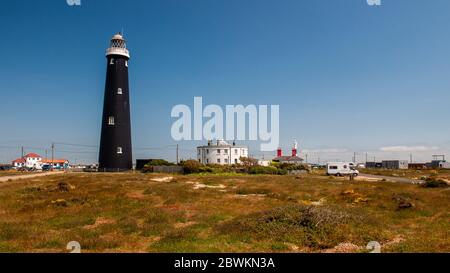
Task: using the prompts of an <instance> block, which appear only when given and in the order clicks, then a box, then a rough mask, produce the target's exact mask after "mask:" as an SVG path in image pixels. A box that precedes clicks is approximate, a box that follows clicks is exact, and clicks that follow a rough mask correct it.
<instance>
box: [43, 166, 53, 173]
mask: <svg viewBox="0 0 450 273" xmlns="http://www.w3.org/2000/svg"><path fill="white" fill-rule="evenodd" d="M51 170H52V165H50V164H46V165H42V171H43V172H49V171H51Z"/></svg>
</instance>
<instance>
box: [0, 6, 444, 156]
mask: <svg viewBox="0 0 450 273" xmlns="http://www.w3.org/2000/svg"><path fill="white" fill-rule="evenodd" d="M449 11H450V1H448V0H433V1H425V0H382V6H380V7H371V6H368V5H367V4H366V1H365V0H343V1H333V0H276V1H275V0H160V1H155V0H142V1H141V0H133V1H124V0H82V5H81V6H80V7H70V6H68V5H67V4H66V1H65V0H46V1H33V0H15V1H5V2H4V3H2V5H1V7H0V33H1V34H2V38H3V39H2V42H1V43H0V52H2V58H1V59H2V63H3V65H2V66H0V83H1V87H0V91H1V100H0V114H1V117H2V129H1V133H0V162H8V161H10V160H11V159H14V158H17V157H18V156H19V155H20V148H19V147H20V146H22V145H23V146H25V147H27V148H26V151H29V152H38V153H41V154H44V153H45V151H44V150H45V149H46V148H47V149H48V147H50V145H51V142H57V143H74V144H84V145H86V146H89V147H76V146H67V145H62V144H57V145H56V155H57V156H58V157H66V158H69V159H70V160H71V161H72V162H75V161H76V162H95V161H96V159H97V154H96V153H97V151H96V150H97V148H96V146H98V143H99V139H100V122H101V112H102V103H103V92H104V82H105V73H106V72H105V71H106V59H105V56H104V52H105V49H106V48H107V46H108V41H109V39H110V38H111V36H112V35H113V34H114V33H116V32H118V31H121V30H122V29H123V30H124V32H125V36H126V38H127V40H128V47H129V49H130V51H131V54H132V60H131V62H130V88H131V96H132V97H131V100H132V101H131V103H132V119H133V120H132V122H133V124H132V125H133V144H134V147H135V153H134V155H135V157H139V158H154V157H165V158H168V159H171V160H173V159H174V158H175V151H174V149H173V148H172V147H167V146H168V145H174V144H176V143H175V142H174V141H172V139H171V136H170V127H171V124H172V122H173V121H174V120H173V119H171V117H170V111H171V109H172V107H173V106H174V105H177V104H187V105H192V104H193V98H194V96H202V97H203V100H204V103H205V104H218V105H222V106H223V107H224V106H225V105H226V104H244V105H247V104H279V105H280V115H281V124H280V127H281V144H282V146H283V147H284V148H285V149H286V150H289V149H290V146H291V143H292V142H293V139H294V138H295V139H297V140H299V142H300V146H301V148H302V149H303V152H304V153H308V154H309V159H310V161H313V162H314V161H317V160H318V158H319V157H320V158H321V160H334V159H342V160H350V159H351V157H352V155H353V152H357V153H358V156H359V158H360V159H361V158H362V157H365V153H366V152H367V153H369V157H370V158H373V157H374V156H376V157H377V158H378V159H381V158H386V159H387V158H399V159H400V158H401V159H409V154H410V153H413V154H414V160H415V161H425V160H429V159H431V155H432V154H436V153H437V154H441V153H443V154H448V155H450V154H449V150H450V127H449V126H448V118H449V116H450V107H448V104H449V101H450V92H449V91H450V90H449V89H450V16H448V14H449ZM179 144H180V145H181V151H182V157H184V158H189V157H195V152H194V151H193V149H194V148H195V146H196V145H197V144H199V143H198V142H182V143H179ZM247 144H248V145H250V147H251V149H252V150H253V151H254V152H253V153H254V154H255V155H258V156H260V155H261V154H259V153H258V152H257V149H258V147H259V143H254V142H251V143H247ZM90 146H92V147H90ZM143 148H156V149H143ZM305 150H306V151H305ZM267 157H270V155H267Z"/></svg>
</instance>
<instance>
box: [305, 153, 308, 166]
mask: <svg viewBox="0 0 450 273" xmlns="http://www.w3.org/2000/svg"><path fill="white" fill-rule="evenodd" d="M305 157H306V164H308V154H306V155H305Z"/></svg>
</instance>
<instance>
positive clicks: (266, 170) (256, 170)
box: [248, 166, 279, 174]
mask: <svg viewBox="0 0 450 273" xmlns="http://www.w3.org/2000/svg"><path fill="white" fill-rule="evenodd" d="M248 173H249V174H278V173H279V170H278V169H277V168H276V167H273V166H270V167H263V166H256V167H251V168H249V170H248Z"/></svg>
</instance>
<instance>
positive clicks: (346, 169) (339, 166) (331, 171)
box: [327, 162, 359, 176]
mask: <svg viewBox="0 0 450 273" xmlns="http://www.w3.org/2000/svg"><path fill="white" fill-rule="evenodd" d="M327 175H335V176H347V175H348V176H350V175H352V176H358V175H359V171H358V170H357V169H356V168H355V164H354V163H353V162H328V163H327Z"/></svg>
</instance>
